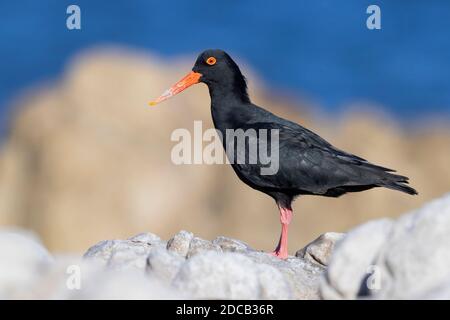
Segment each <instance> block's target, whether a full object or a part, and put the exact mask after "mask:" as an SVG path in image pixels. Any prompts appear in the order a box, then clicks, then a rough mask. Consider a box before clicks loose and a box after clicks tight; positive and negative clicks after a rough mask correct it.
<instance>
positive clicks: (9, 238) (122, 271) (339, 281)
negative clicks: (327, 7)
mask: <svg viewBox="0 0 450 320" xmlns="http://www.w3.org/2000/svg"><path fill="white" fill-rule="evenodd" d="M449 265H450V194H448V195H446V196H444V197H442V198H441V199H437V200H435V201H433V202H431V203H429V204H428V205H426V206H424V207H423V208H421V209H418V210H416V211H414V212H411V213H409V214H406V215H404V216H402V217H400V218H399V219H398V220H396V221H394V220H390V219H381V220H373V221H369V222H367V223H365V224H363V225H360V226H358V227H357V228H355V229H352V230H350V231H349V232H348V233H347V234H345V235H344V234H338V233H325V234H323V235H321V236H320V237H319V238H318V239H316V240H315V241H313V242H311V243H310V244H308V245H307V246H306V247H305V248H303V249H301V250H298V251H297V253H296V255H295V256H290V257H289V258H288V259H287V260H284V261H283V260H279V259H277V258H275V257H273V256H271V255H269V254H267V253H265V252H262V251H258V250H255V249H253V248H251V247H250V246H249V245H247V244H246V243H244V242H242V241H239V240H235V239H231V238H227V237H218V238H216V239H214V240H212V241H209V240H205V239H201V238H199V237H196V236H195V235H194V234H192V233H190V232H187V231H180V232H179V233H177V234H175V235H174V236H173V237H172V238H171V239H170V240H168V241H165V240H163V239H161V238H160V237H158V236H156V235H154V234H151V233H141V234H138V235H136V236H134V237H131V238H129V239H126V240H106V241H101V242H99V243H98V244H96V245H94V246H92V247H91V248H89V249H88V250H87V252H86V253H85V254H84V256H83V257H80V256H74V255H64V256H61V255H56V256H54V257H52V256H51V255H50V254H49V253H48V251H47V250H46V249H45V248H44V247H43V246H42V244H41V243H40V242H39V240H38V239H37V238H36V237H35V236H34V235H32V234H30V233H28V232H23V231H20V230H11V229H8V230H0V298H3V299H5V298H6V299H15V298H39V299H118V298H124V299H187V298H189V299H199V298H206V299H450V281H449V279H450V268H448V266H449Z"/></svg>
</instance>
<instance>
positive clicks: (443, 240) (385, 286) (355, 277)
mask: <svg viewBox="0 0 450 320" xmlns="http://www.w3.org/2000/svg"><path fill="white" fill-rule="evenodd" d="M449 265H450V194H448V195H446V196H444V197H442V198H441V199H438V200H435V201H433V202H431V203H429V204H428V205H426V206H424V207H423V208H421V209H418V210H416V211H414V212H412V213H410V214H407V215H404V216H402V217H401V218H400V219H398V220H397V221H391V220H375V221H371V222H369V223H366V224H364V225H362V226H359V227H358V228H356V229H354V230H352V231H351V232H349V233H348V234H347V236H346V237H345V238H344V239H343V240H342V241H341V242H339V243H338V245H337V246H336V248H335V251H334V253H333V255H332V257H331V261H330V265H329V267H328V271H327V273H326V276H325V277H324V278H323V281H322V283H321V293H322V296H323V297H324V298H326V299H340V298H345V299H354V298H374V299H412V298H415V299H417V298H424V299H426V298H442V299H446V298H448V297H449V291H450V288H449V284H450V283H449V279H450V268H449Z"/></svg>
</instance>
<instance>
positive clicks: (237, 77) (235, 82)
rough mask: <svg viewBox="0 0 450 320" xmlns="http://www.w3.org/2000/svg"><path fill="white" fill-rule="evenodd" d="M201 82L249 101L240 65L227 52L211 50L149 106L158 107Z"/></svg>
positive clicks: (206, 51)
mask: <svg viewBox="0 0 450 320" xmlns="http://www.w3.org/2000/svg"><path fill="white" fill-rule="evenodd" d="M200 82H203V83H205V84H206V85H207V86H208V87H209V89H210V90H214V88H220V89H222V90H229V91H232V92H236V93H238V94H241V95H243V96H244V97H246V98H247V99H248V96H247V84H246V81H245V78H244V76H243V75H242V73H241V71H240V69H239V67H238V65H237V64H236V63H235V62H234V61H233V59H231V57H230V56H229V55H228V54H227V53H226V52H225V51H223V50H219V49H209V50H205V51H203V52H202V53H201V54H200V55H199V56H198V58H197V61H196V62H195V64H194V67H193V68H192V71H191V72H189V73H188V74H187V75H186V76H185V77H184V78H182V79H181V80H180V81H178V82H177V83H175V84H174V85H173V86H172V87H170V88H169V89H167V90H166V91H165V92H164V93H163V94H162V95H161V96H159V97H158V98H157V99H155V100H153V101H151V102H150V103H149V104H150V105H151V106H153V105H156V104H158V103H160V102H162V101H164V100H167V99H169V98H171V97H173V96H175V95H176V94H178V93H180V92H182V91H184V90H185V89H187V88H189V87H190V86H192V85H194V84H196V83H200Z"/></svg>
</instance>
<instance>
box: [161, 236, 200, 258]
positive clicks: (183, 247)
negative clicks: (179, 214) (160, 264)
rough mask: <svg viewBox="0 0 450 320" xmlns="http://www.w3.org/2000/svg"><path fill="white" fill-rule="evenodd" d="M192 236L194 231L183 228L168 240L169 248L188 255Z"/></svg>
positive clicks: (182, 254) (184, 255)
mask: <svg viewBox="0 0 450 320" xmlns="http://www.w3.org/2000/svg"><path fill="white" fill-rule="evenodd" d="M192 238H194V234H193V233H192V232H188V231H184V230H181V231H180V232H178V233H177V234H176V235H174V236H173V238H172V239H170V240H169V241H168V242H167V250H168V251H173V252H176V253H178V254H179V255H181V256H183V257H186V256H187V254H188V252H189V246H190V244H191V241H192Z"/></svg>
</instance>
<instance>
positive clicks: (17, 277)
mask: <svg viewBox="0 0 450 320" xmlns="http://www.w3.org/2000/svg"><path fill="white" fill-rule="evenodd" d="M52 262H53V258H52V257H51V256H50V254H49V253H48V251H47V250H46V249H45V248H44V247H43V246H42V244H41V243H40V241H39V239H38V238H37V237H35V236H34V235H33V234H32V233H30V232H25V231H22V230H15V229H2V230H1V231H0V298H3V299H6V298H8V297H10V296H11V295H14V294H15V292H16V291H20V290H22V289H23V288H26V287H27V286H29V285H30V284H32V283H33V282H35V281H37V280H38V279H39V277H40V276H41V275H42V274H45V273H46V272H47V271H48V269H49V268H50V266H51V264H52Z"/></svg>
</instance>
